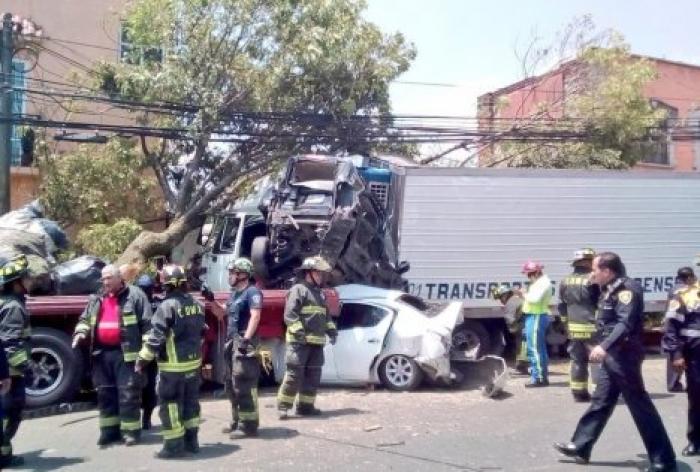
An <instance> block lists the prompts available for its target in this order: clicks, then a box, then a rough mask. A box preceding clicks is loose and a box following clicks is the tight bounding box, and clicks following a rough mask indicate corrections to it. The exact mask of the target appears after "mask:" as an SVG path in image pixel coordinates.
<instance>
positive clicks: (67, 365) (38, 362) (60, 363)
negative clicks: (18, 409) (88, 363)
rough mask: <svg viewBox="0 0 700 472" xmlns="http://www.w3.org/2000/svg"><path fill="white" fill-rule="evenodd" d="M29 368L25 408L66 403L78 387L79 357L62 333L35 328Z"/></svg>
mask: <svg viewBox="0 0 700 472" xmlns="http://www.w3.org/2000/svg"><path fill="white" fill-rule="evenodd" d="M31 361H32V362H31V366H30V371H29V375H28V376H27V388H26V392H27V407H29V408H39V407H44V406H49V405H52V404H54V403H59V402H67V401H70V400H72V399H73V396H74V395H75V393H76V392H77V391H78V389H79V388H80V383H81V381H82V374H83V356H82V355H81V354H80V351H74V350H73V349H72V348H71V339H70V337H68V335H67V334H65V333H63V332H62V331H58V330H56V329H51V328H36V329H34V330H32V337H31Z"/></svg>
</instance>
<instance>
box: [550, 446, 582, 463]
mask: <svg viewBox="0 0 700 472" xmlns="http://www.w3.org/2000/svg"><path fill="white" fill-rule="evenodd" d="M554 449H556V450H557V451H559V452H560V453H562V454H564V455H565V456H567V457H571V458H572V459H573V460H574V461H575V462H576V463H577V464H588V461H589V457H588V455H585V454H582V453H581V451H579V450H578V448H577V447H576V445H575V444H574V443H572V442H568V443H554Z"/></svg>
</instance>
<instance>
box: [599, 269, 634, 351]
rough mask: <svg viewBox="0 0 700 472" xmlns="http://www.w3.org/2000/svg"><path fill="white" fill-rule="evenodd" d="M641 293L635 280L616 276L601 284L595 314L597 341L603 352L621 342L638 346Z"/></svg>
mask: <svg viewBox="0 0 700 472" xmlns="http://www.w3.org/2000/svg"><path fill="white" fill-rule="evenodd" d="M643 314H644V295H643V292H642V288H641V287H640V286H639V284H638V283H637V282H635V281H634V280H633V279H630V278H628V277H618V278H617V279H615V280H613V281H612V282H610V283H609V284H608V285H606V286H605V287H603V293H602V296H601V297H600V301H599V302H598V313H597V316H596V328H597V332H596V341H598V342H599V344H600V346H601V347H602V348H603V349H605V350H606V351H607V350H609V349H610V348H611V347H614V346H617V345H619V344H623V343H633V344H636V345H639V346H641V343H642V340H641V335H642V330H643V327H644V326H643V325H644V316H643Z"/></svg>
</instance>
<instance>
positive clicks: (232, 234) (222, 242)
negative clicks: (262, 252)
mask: <svg viewBox="0 0 700 472" xmlns="http://www.w3.org/2000/svg"><path fill="white" fill-rule="evenodd" d="M240 224H241V219H240V218H236V217H226V218H225V220H224V225H223V231H222V232H221V237H220V238H219V242H218V244H217V246H216V247H217V248H218V249H219V252H221V253H222V254H230V253H232V252H233V251H234V250H235V249H236V238H237V237H238V227H239V226H240Z"/></svg>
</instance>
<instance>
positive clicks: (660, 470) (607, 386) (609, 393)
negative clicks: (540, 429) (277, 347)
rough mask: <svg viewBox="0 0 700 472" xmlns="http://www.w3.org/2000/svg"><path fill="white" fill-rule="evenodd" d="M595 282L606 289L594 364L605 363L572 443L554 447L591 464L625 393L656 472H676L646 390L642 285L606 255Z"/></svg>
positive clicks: (598, 262) (598, 260)
mask: <svg viewBox="0 0 700 472" xmlns="http://www.w3.org/2000/svg"><path fill="white" fill-rule="evenodd" d="M591 281H592V282H593V283H596V284H598V285H599V286H600V287H601V291H602V295H601V297H600V300H599V302H598V315H597V319H596V328H597V332H596V335H595V337H594V339H595V342H596V344H597V345H596V346H595V347H593V349H592V350H591V353H590V356H589V359H590V361H591V362H601V363H602V367H601V369H600V373H599V374H598V379H597V380H598V382H597V383H596V388H595V391H594V392H593V396H592V398H591V404H590V406H589V407H588V410H586V412H585V413H584V414H583V416H582V417H581V419H580V420H579V422H578V425H577V427H576V431H575V432H574V435H573V437H572V439H571V441H570V442H568V443H556V444H555V445H554V447H555V449H557V450H558V451H559V452H561V453H562V454H564V455H566V456H569V457H572V458H573V459H574V460H575V461H576V462H577V463H581V464H585V463H588V461H589V459H590V456H591V451H592V449H593V446H594V445H595V443H596V441H597V440H598V438H599V437H600V434H601V433H602V432H603V429H604V428H605V425H606V423H607V422H608V420H609V419H610V416H611V415H612V413H613V411H614V410H615V406H616V405H617V401H618V399H619V397H620V394H622V396H623V397H624V399H625V403H626V404H627V406H628V408H629V410H630V413H631V414H632V418H633V419H634V423H635V425H636V427H637V430H638V431H639V434H640V435H641V437H642V441H643V443H644V446H645V448H646V450H647V455H648V457H649V460H650V461H651V465H650V467H649V468H648V469H647V470H649V471H654V472H664V471H669V472H670V471H675V470H676V456H675V453H674V452H673V447H672V446H671V441H670V440H669V438H668V434H666V429H665V428H664V424H663V422H662V421H661V417H660V416H659V413H658V411H657V410H656V408H655V407H654V404H653V403H652V401H651V398H650V397H649V394H648V393H647V391H646V389H645V388H644V381H643V379H642V360H643V359H644V346H643V344H642V331H643V324H644V319H643V311H644V297H643V291H642V288H641V287H640V285H639V284H638V283H637V282H635V281H634V280H633V279H630V278H629V277H627V276H626V274H625V266H624V264H623V263H622V260H621V259H620V257H619V256H618V255H617V254H615V253H612V252H603V253H600V254H598V255H596V256H595V258H594V259H593V271H592V272H591Z"/></svg>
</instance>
